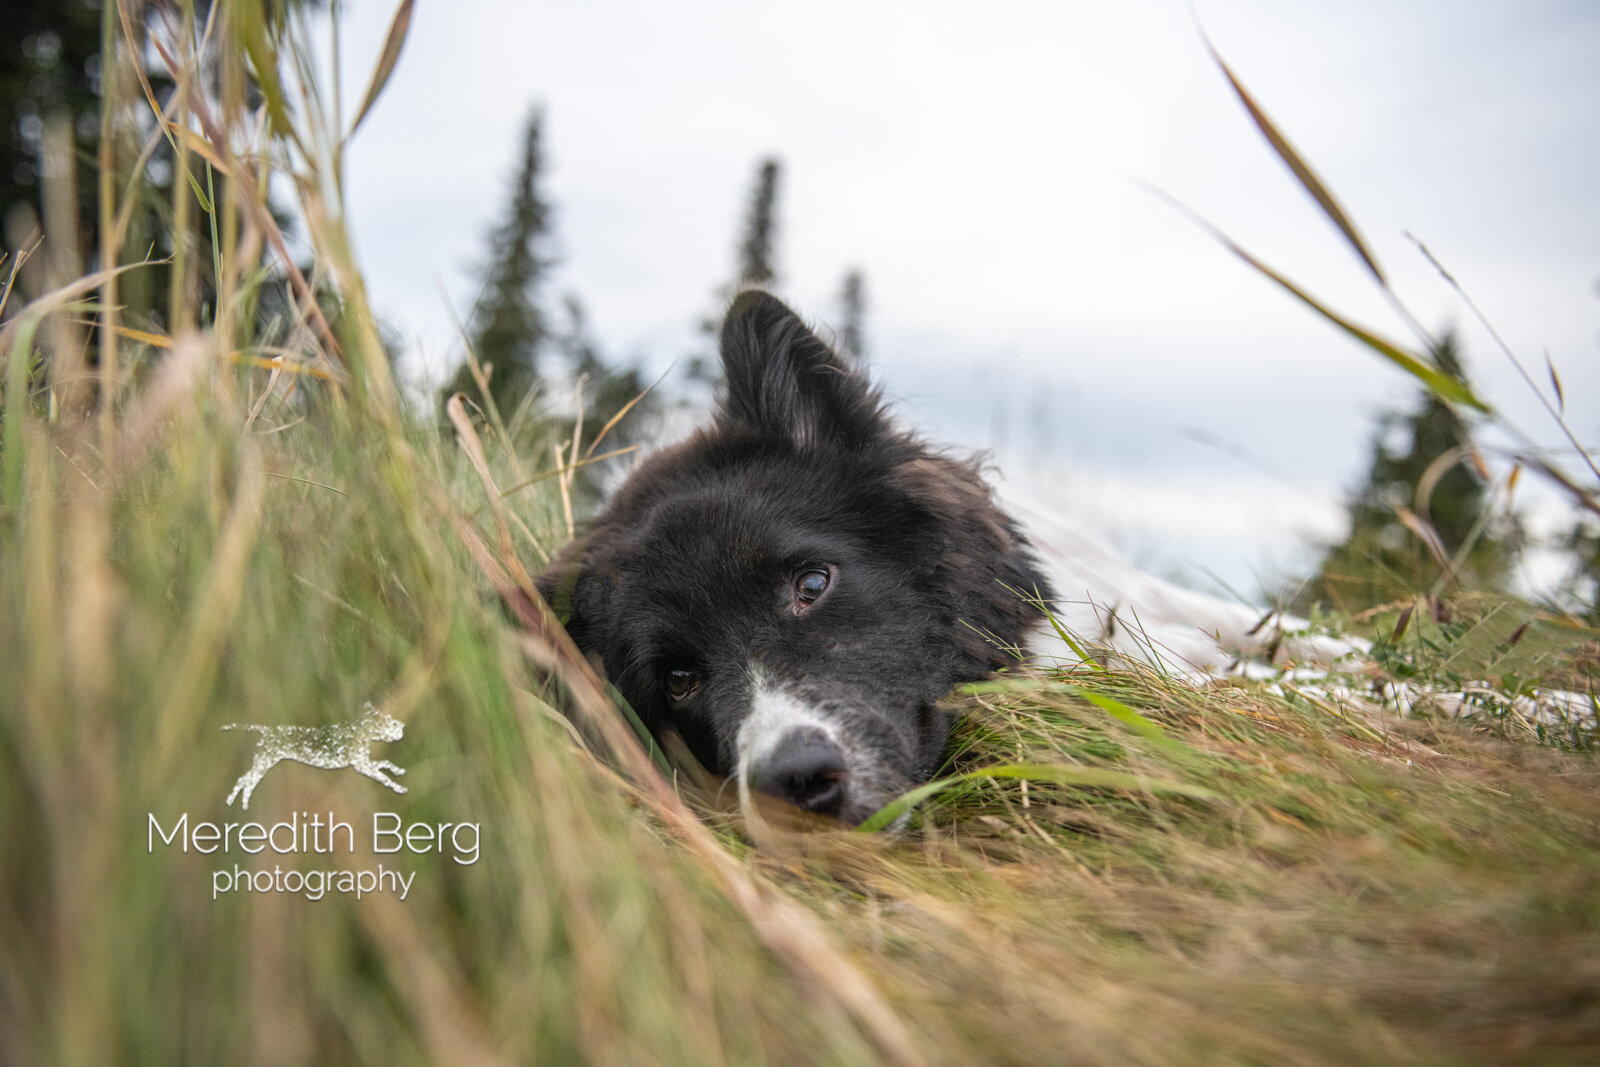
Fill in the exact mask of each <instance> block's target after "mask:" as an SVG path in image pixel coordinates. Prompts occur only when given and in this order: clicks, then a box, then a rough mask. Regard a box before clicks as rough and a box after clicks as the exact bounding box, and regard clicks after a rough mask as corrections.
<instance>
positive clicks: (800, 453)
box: [539, 291, 1050, 824]
mask: <svg viewBox="0 0 1600 1067" xmlns="http://www.w3.org/2000/svg"><path fill="white" fill-rule="evenodd" d="M721 347H722V363H723V370H724V373H725V375H726V379H727V386H726V394H725V396H724V397H723V398H722V400H721V402H720V405H719V407H718V410H717V413H716V417H715V420H714V421H713V423H712V425H711V426H710V427H709V428H707V429H703V430H701V431H699V432H698V433H696V434H695V435H694V436H693V437H691V438H690V439H689V440H688V441H686V442H684V443H683V444H680V445H677V446H675V447H673V448H670V449H667V450H665V451H662V452H660V453H658V454H656V455H654V456H652V457H651V458H649V459H647V460H646V461H644V462H643V463H641V464H640V465H639V467H638V468H637V469H636V470H635V471H634V472H633V474H632V475H631V476H630V477H629V478H628V479H627V481H626V482H625V483H624V484H623V485H622V486H621V488H620V489H619V490H618V491H617V492H616V493H615V495H614V496H613V497H612V499H611V500H610V502H609V503H608V504H607V506H606V507H605V508H604V510H602V512H601V513H600V515H599V516H598V517H597V518H596V519H595V521H594V524H593V526H592V528H591V529H590V530H589V532H588V533H587V535H586V536H583V537H581V538H579V540H578V541H576V542H575V543H574V544H573V545H571V546H570V547H569V548H568V549H567V550H566V551H565V552H564V553H563V554H562V555H561V557H560V558H559V559H558V560H557V561H556V562H555V563H554V564H553V565H552V566H551V568H550V569H549V570H548V571H546V572H545V573H544V574H543V575H542V576H541V577H540V579H539V586H540V591H541V592H542V593H543V594H544V596H545V598H546V599H547V600H548V601H549V602H550V604H551V605H552V607H553V608H554V609H555V611H556V613H557V615H558V616H560V617H561V618H562V619H563V620H564V621H565V622H566V625H567V628H568V631H569V632H570V634H571V635H572V638H573V640H574V642H576V644H577V645H578V647H579V648H580V649H582V650H583V651H584V652H586V653H589V654H591V655H597V656H598V657H599V659H600V661H601V662H602V664H603V666H604V668H605V671H606V673H607V674H608V676H609V677H610V680H611V681H612V683H613V684H614V685H615V686H616V687H617V689H618V690H619V691H620V692H621V693H622V695H623V696H624V697H625V698H626V699H627V700H628V701H629V703H630V704H631V705H632V706H633V708H634V709H635V711H636V712H637V713H638V714H639V716H640V717H641V718H642V719H643V721H644V723H645V724H646V725H647V726H648V727H649V729H650V730H651V731H652V732H653V733H654V734H655V735H656V736H657V737H660V738H664V737H666V736H667V735H668V734H669V733H676V734H677V735H678V736H679V737H680V738H681V739H682V741H683V742H684V743H685V744H686V745H687V747H688V749H689V751H690V752H692V753H693V754H694V756H695V757H696V758H698V759H699V761H700V762H701V763H702V764H704V766H705V767H706V768H707V769H708V770H709V771H711V772H712V773H714V774H716V775H719V776H734V777H735V780H736V784H737V786H738V789H739V793H740V797H741V800H742V801H743V802H744V804H745V806H746V810H749V806H750V805H749V802H750V800H751V794H752V792H753V791H754V792H758V793H763V794H769V795H771V796H775V797H778V798H780V799H782V800H785V801H787V802H789V803H790V804H793V805H795V806H796V807H798V808H801V809H804V810H807V811H811V812H817V813H820V814H823V815H827V816H832V817H835V818H837V819H839V820H841V821H843V822H845V823H848V824H854V823H858V822H860V821H861V820H862V819H864V818H866V816H868V815H870V814H871V813H872V812H874V811H876V810H877V809H878V808H879V807H881V806H882V805H883V804H884V803H886V802H887V801H889V800H890V799H892V798H893V797H894V796H896V795H897V794H899V793H900V792H903V791H904V790H905V789H907V788H909V787H911V786H913V785H916V784H918V783H920V782H922V781H925V780H926V779H927V778H928V777H930V776H931V775H932V774H933V773H934V771H935V770H937V769H938V765H939V760H940V754H941V752H942V750H943V748H944V744H945V740H946V736H947V734H948V731H949V725H950V724H949V720H948V717H947V715H946V714H945V713H943V712H941V711H940V710H939V709H938V707H937V701H938V700H939V699H940V698H942V697H944V696H945V695H946V694H947V693H949V692H950V690H951V688H952V687H953V686H955V685H956V684H958V683H960V682H967V681H976V680H978V679H981V678H983V677H985V676H986V675H988V674H990V673H991V672H993V671H995V670H996V669H998V668H1000V667H1002V666H1004V665H1005V664H1006V663H1007V661H1008V659H1009V658H1010V657H1009V656H1008V655H1007V654H1006V653H1005V652H1004V651H1002V649H1004V648H1015V647H1017V646H1020V645H1022V644H1023V642H1024V641H1025V639H1026V637H1027V636H1028V634H1029V632H1030V631H1031V630H1032V629H1033V628H1034V627H1035V626H1036V625H1037V624H1038V622H1039V621H1040V615H1039V613H1038V611H1037V610H1036V609H1034V608H1032V607H1030V606H1029V604H1027V603H1026V602H1025V601H1024V600H1023V599H1021V597H1019V595H1018V593H1017V592H1016V591H1017V590H1022V591H1026V592H1027V593H1028V594H1029V595H1039V596H1043V597H1046V598H1048V597H1049V595H1050V590H1049V589H1048V588H1047V585H1046V582H1045V579H1044V577H1043V576H1042V574H1041V573H1040V571H1039V569H1038V566H1037V563H1036V561H1035V559H1034V557H1033V554H1032V551H1031V549H1030V547H1029V545H1028V544H1027V542H1026V541H1025V540H1024V539H1023V537H1022V536H1021V534H1020V533H1019V532H1018V530H1017V528H1016V526H1015V524H1014V523H1013V522H1012V521H1011V520H1010V519H1009V518H1008V517H1007V516H1006V515H1004V514H1003V513H1001V511H1000V510H999V509H998V508H997V507H996V506H995V505H994V503H993V501H992V499H991V497H990V493H989V489H988V487H987V486H986V485H985V484H984V482H983V480H982V478H981V477H980V475H979V473H978V470H977V468H976V465H975V464H973V463H970V462H960V461H957V460H955V459H952V458H950V457H948V456H946V455H944V454H942V453H940V452H937V451H934V450H932V449H930V448H929V447H928V446H927V445H925V444H924V443H922V442H921V441H919V440H918V439H917V438H916V437H915V436H913V435H911V434H909V433H906V432H903V431H901V430H899V429H897V428H896V427H895V426H894V425H893V424H892V423H891V422H890V421H889V419H888V417H887V416H886V415H885V413H884V410H883V401H882V398H881V397H880V395H879V394H878V392H877V390H876V389H874V388H873V387H872V386H871V385H869V384H868V383H867V382H866V381H865V380H864V379H863V378H862V377H861V376H860V375H858V374H856V373H854V372H853V371H852V370H851V369H850V368H849V367H848V366H847V364H846V363H845V361H844V360H842V359H841V358H840V357H839V356H838V355H837V354H835V353H834V352H833V351H831V350H830V349H829V347H828V346H827V345H826V344H825V343H824V342H823V341H822V340H821V339H819V338H818V337H817V336H816V335H815V334H814V333H812V332H811V331H810V330H809V329H807V328H806V327H805V325H804V324H802V323H801V321H800V319H799V318H798V317H796V315H795V314H794V312H792V311H790V310H789V309H788V308H787V307H785V306H784V305H783V304H782V303H781V302H779V301H778V300H777V299H776V298H774V297H772V296H770V295H768V294H766V293H762V292H755V291H750V292H745V293H742V294H741V295H740V296H739V297H738V298H737V299H735V300H734V302H733V306H732V307H731V308H730V309H729V311H728V315H727V319H726V321H725V322H724V324H723V328H722V342H721Z"/></svg>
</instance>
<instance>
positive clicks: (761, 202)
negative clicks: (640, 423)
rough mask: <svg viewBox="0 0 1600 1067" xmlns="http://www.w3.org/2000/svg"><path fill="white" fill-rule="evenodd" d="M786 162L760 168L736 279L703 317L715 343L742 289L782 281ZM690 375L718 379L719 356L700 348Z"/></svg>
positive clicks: (747, 209)
mask: <svg viewBox="0 0 1600 1067" xmlns="http://www.w3.org/2000/svg"><path fill="white" fill-rule="evenodd" d="M782 177H783V164H782V163H781V162H779V160H778V159H777V158H776V157H774V156H768V157H767V158H766V159H763V160H762V161H761V163H760V165H759V166H758V167H757V168H756V182H755V187H754V188H753V189H752V190H751V191H750V199H749V201H748V203H747V204H746V205H745V213H744V222H743V225H742V226H741V228H740V233H739V249H738V257H737V262H736V263H735V265H734V274H733V280H732V281H731V282H730V283H729V284H727V285H724V286H721V287H719V288H718V289H717V307H716V310H715V311H714V312H712V313H711V314H709V315H707V316H706V317H705V318H703V319H701V320H700V333H701V335H702V336H703V337H704V338H706V339H708V340H709V341H710V342H711V343H712V344H713V345H714V344H715V338H716V336H717V331H718V330H719V329H720V328H721V326H722V310H723V308H725V307H727V306H728V302H729V301H731V300H732V299H733V297H734V294H735V293H737V292H738V291H739V290H740V289H743V288H745V287H746V286H752V285H759V286H764V287H767V288H772V287H773V286H775V285H776V284H777V281H778V255H777V243H778V192H779V185H780V183H781V181H782ZM688 376H689V380H690V381H694V382H716V381H717V380H719V379H720V377H721V374H720V372H719V371H718V370H717V369H716V360H715V359H712V358H708V357H707V356H706V355H705V353H703V352H698V353H695V354H693V355H691V356H690V357H689V361H688Z"/></svg>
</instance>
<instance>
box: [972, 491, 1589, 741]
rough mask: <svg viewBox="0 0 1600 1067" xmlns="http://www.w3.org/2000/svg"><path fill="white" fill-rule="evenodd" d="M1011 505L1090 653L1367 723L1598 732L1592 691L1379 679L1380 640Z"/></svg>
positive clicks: (1038, 646)
mask: <svg viewBox="0 0 1600 1067" xmlns="http://www.w3.org/2000/svg"><path fill="white" fill-rule="evenodd" d="M1001 504H1002V506H1003V507H1004V508H1005V509H1006V510H1007V511H1009V512H1010V513H1011V515H1012V516H1014V517H1015V518H1016V519H1017V521H1018V522H1020V523H1021V524H1022V526H1023V528H1024V530H1025V531H1026V532H1027V533H1028V535H1029V537H1030V539H1031V540H1032V541H1033V544H1034V547H1035V548H1036V549H1037V550H1038V553H1039V556H1040V559H1041V561H1042V562H1043V563H1044V566H1045V570H1046V573H1047V575H1048V576H1049V578H1050V581H1051V583H1052V584H1053V585H1054V587H1055V593H1056V599H1055V601H1054V604H1053V607H1052V614H1053V616H1054V617H1055V619H1056V621H1057V622H1058V623H1059V624H1060V625H1061V626H1062V627H1063V628H1064V629H1066V630H1067V631H1068V633H1069V634H1071V635H1072V636H1073V637H1074V638H1075V639H1077V640H1078V641H1080V642H1081V644H1080V647H1081V648H1084V649H1085V650H1087V651H1089V652H1090V654H1091V655H1093V654H1096V653H1098V652H1102V651H1104V652H1109V653H1113V654H1115V655H1118V656H1120V657H1122V658H1123V659H1125V660H1127V661H1129V662H1132V663H1142V664H1146V665H1148V666H1152V667H1155V668H1157V669H1160V670H1163V671H1165V672H1167V673H1169V674H1172V675H1175V676H1178V677H1181V678H1185V679H1187V680H1188V681H1190V682H1193V683H1194V684H1197V685H1203V684H1206V683H1207V682H1210V681H1213V680H1215V679H1218V678H1223V677H1227V676H1231V675H1243V676H1246V677H1251V678H1259V679H1270V680H1273V681H1275V682H1276V683H1277V684H1278V685H1279V686H1282V687H1283V688H1284V689H1292V690H1293V691H1294V692H1296V693H1298V694H1299V695H1301V696H1302V697H1304V698H1306V699H1308V700H1313V701H1317V702H1319V703H1325V704H1328V705H1331V706H1332V707H1334V708H1335V709H1337V710H1339V711H1341V712H1355V713H1358V714H1361V715H1363V716H1370V715H1378V714H1382V713H1384V712H1389V713H1394V712H1399V713H1400V714H1403V715H1413V714H1434V715H1443V716H1446V717H1451V718H1471V717H1479V716H1492V717H1497V718H1509V719H1512V720H1514V721H1517V722H1520V723H1522V724H1523V725H1524V726H1525V727H1526V728H1527V729H1528V730H1529V731H1530V732H1532V731H1534V730H1537V729H1538V728H1540V727H1544V728H1562V727H1569V726H1572V725H1576V726H1579V727H1581V728H1584V729H1594V728H1596V726H1597V721H1596V705H1595V701H1594V699H1593V698H1591V697H1590V696H1588V695H1587V694H1583V693H1572V692H1565V691H1561V690H1533V691H1531V692H1528V693H1505V692H1501V691H1499V690H1497V689H1495V688H1494V687H1493V686H1491V685H1489V684H1488V683H1486V682H1469V683H1467V684H1466V685H1465V686H1464V687H1463V688H1462V689H1460V690H1455V691H1446V690H1440V689H1437V688H1433V687H1429V686H1421V685H1412V684H1409V683H1404V682H1391V681H1374V680H1373V676H1372V675H1371V674H1370V673H1369V672H1368V671H1367V670H1366V667H1367V662H1366V653H1367V652H1368V650H1369V649H1370V648H1371V645H1370V643H1369V642H1367V641H1365V640H1363V639H1361V638H1359V637H1354V636H1346V635H1339V634H1325V633H1313V632H1311V624H1310V623H1309V622H1308V621H1307V620H1305V619H1299V618H1295V617H1294V616H1292V615H1284V614H1282V613H1279V612H1276V611H1271V612H1266V611H1262V610H1261V609H1259V608H1254V607H1251V606H1249V605H1245V604H1239V603H1236V602H1231V601H1227V600H1223V599H1221V598H1220V597H1215V596H1211V595H1209V594H1206V593H1200V592H1196V591H1194V590H1191V589H1184V588H1182V587H1180V586H1177V585H1175V584H1173V583H1171V582H1168V581H1165V580H1164V579H1161V578H1158V577H1155V576H1154V575H1151V574H1148V573H1146V572H1144V571H1142V570H1140V569H1139V568H1138V567H1135V566H1133V565H1132V564H1130V563H1128V562H1127V561H1126V560H1125V559H1123V558H1122V557H1121V556H1119V555H1118V554H1117V553H1116V552H1114V551H1112V550H1111V549H1109V548H1107V547H1106V546H1105V545H1103V544H1101V543H1100V542H1099V541H1098V540H1096V539H1095V538H1094V537H1092V536H1091V535H1089V534H1086V533H1084V532H1083V531H1082V530H1080V529H1077V528H1075V527H1074V525H1073V524H1072V523H1070V522H1069V521H1068V520H1066V519H1065V518H1063V517H1062V516H1060V515H1058V514H1053V513H1051V512H1050V511H1049V510H1048V509H1045V508H1043V507H1042V506H1040V505H1039V504H1038V503H1037V502H1036V501H1032V500H1029V499H1027V498H1025V497H1024V496H1022V495H1021V494H1019V493H1018V492H1017V491H1015V490H1012V489H1007V490H1005V491H1004V492H1003V493H1002V494H1001ZM1029 651H1030V652H1031V653H1032V654H1033V655H1034V656H1035V657H1037V658H1042V659H1044V660H1046V661H1056V662H1074V661H1076V660H1077V659H1078V653H1077V651H1075V650H1074V648H1073V647H1072V646H1070V645H1068V644H1067V643H1066V642H1064V641H1061V640H1059V639H1057V638H1055V637H1054V636H1053V634H1052V633H1051V632H1049V631H1048V630H1047V631H1044V632H1042V633H1041V634H1040V635H1039V639H1038V640H1036V641H1035V642H1034V644H1033V647H1032V648H1030V649H1029Z"/></svg>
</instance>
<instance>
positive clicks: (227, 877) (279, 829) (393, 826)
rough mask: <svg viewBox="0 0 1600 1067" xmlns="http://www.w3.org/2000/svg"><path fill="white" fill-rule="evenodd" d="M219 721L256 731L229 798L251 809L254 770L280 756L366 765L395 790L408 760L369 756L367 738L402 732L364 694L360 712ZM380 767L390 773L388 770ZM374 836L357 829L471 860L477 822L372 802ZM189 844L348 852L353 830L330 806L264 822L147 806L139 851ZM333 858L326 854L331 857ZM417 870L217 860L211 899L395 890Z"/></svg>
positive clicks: (394, 737) (416, 849) (262, 772)
mask: <svg viewBox="0 0 1600 1067" xmlns="http://www.w3.org/2000/svg"><path fill="white" fill-rule="evenodd" d="M223 729H224V730H250V731H253V732H255V733H257V734H259V735H260V736H259V737H258V739H257V741H256V749H255V753H254V758H253V759H252V761H251V764H250V769H249V770H248V771H246V772H245V773H244V774H243V775H242V776H241V777H240V778H239V781H238V782H237V784H235V785H234V787H233V792H231V793H229V794H228V800H227V803H228V805H229V806H232V804H233V801H234V798H235V797H238V796H239V795H240V794H241V793H243V800H242V802H241V804H240V808H241V809H242V810H243V809H248V808H249V806H250V795H251V794H252V793H253V792H255V789H256V787H257V786H258V785H260V784H261V779H262V778H263V777H265V776H266V773H267V772H268V771H269V770H271V769H272V768H273V767H274V766H275V765H276V764H278V763H279V762H280V761H282V760H286V759H289V760H294V761H296V762H297V763H304V764H307V765H309V766H312V767H321V768H324V769H328V770H339V769H342V768H345V767H348V768H350V769H351V770H354V771H357V772H359V773H361V774H364V775H366V776H367V777H368V778H371V779H373V780H374V781H376V782H379V783H381V784H383V785H385V786H388V787H389V788H390V789H392V790H394V791H395V792H396V793H404V792H406V788H405V786H402V785H400V784H399V783H397V782H396V781H394V779H392V778H390V777H389V775H390V774H398V775H403V774H405V773H406V772H405V770H404V769H402V768H400V767H397V766H395V765H394V764H393V763H390V762H389V761H388V760H374V759H373V758H372V756H371V754H370V753H369V752H368V748H369V747H370V746H371V745H373V744H374V743H377V742H380V741H381V742H387V741H398V740H400V737H401V735H402V734H404V732H405V725H404V724H403V723H401V722H400V720H398V719H396V718H394V717H393V716H391V715H389V714H387V713H386V712H383V711H380V710H378V709H377V708H375V707H373V706H372V705H371V704H368V705H367V706H366V708H365V709H364V711H363V713H362V715H361V717H360V718H359V719H355V720H352V721H350V722H341V723H334V724H333V725H331V726H321V727H316V726H255V725H248V724H247V725H230V726H224V727H223ZM385 772H387V773H385ZM371 830H372V832H371V836H370V837H367V838H364V840H366V841H367V842H368V843H369V845H370V851H371V853H372V854H373V855H375V856H378V855H393V854H395V853H399V852H402V851H405V852H409V853H411V854H413V855H424V854H427V853H437V854H439V855H441V856H443V855H449V856H450V857H451V858H452V859H453V860H454V861H455V862H456V863H458V864H460V865H462V866H463V867H470V866H471V865H472V864H474V863H477V862H478V856H479V843H480V838H481V834H480V830H479V825H478V824H477V823H475V822H454V823H451V822H441V823H426V822H412V823H407V822H406V821H405V820H404V819H402V818H401V817H400V816H399V815H397V814H395V813H394V812H391V811H380V812H375V813H374V814H373V816H372V827H371ZM158 841H159V842H160V843H161V845H162V846H163V847H165V848H172V847H174V846H176V847H178V848H181V849H182V850H183V851H184V852H189V851H190V850H191V849H192V850H193V851H195V852H199V853H201V854H203V855H212V854H217V853H220V854H222V855H232V854H233V853H235V852H236V851H237V852H243V853H247V854H249V855H252V856H254V855H259V854H260V853H263V852H265V851H267V850H268V849H271V850H272V851H273V852H274V853H275V854H277V855H280V856H284V855H297V856H299V855H304V856H329V857H332V856H335V855H339V854H341V853H342V854H343V855H346V856H351V855H354V854H355V852H356V841H357V835H356V830H355V827H354V826H353V825H351V824H350V823H349V822H346V821H343V820H341V819H340V818H339V817H338V816H336V815H335V814H334V813H333V812H331V811H330V812H328V813H327V818H326V819H324V818H323V816H322V813H321V812H317V813H315V814H313V813H309V812H294V813H292V814H290V816H289V817H288V818H287V819H285V820H281V821H279V822H275V823H273V824H272V825H271V827H268V826H265V825H263V824H262V823H259V822H224V823H221V824H220V825H219V824H218V823H214V822H194V823H191V822H190V819H189V813H188V812H184V813H183V814H182V815H180V816H178V818H177V820H176V821H175V822H173V823H171V824H170V827H169V826H163V825H162V823H161V821H160V820H158V819H157V818H156V816H155V814H154V813H153V812H152V813H150V814H149V816H148V823H147V826H146V841H145V851H146V852H149V853H153V852H155V849H156V843H157V842H158ZM330 862H331V860H330ZM415 878H416V872H415V871H411V872H405V871H402V870H400V869H398V868H391V867H388V866H386V865H384V864H383V863H381V862H380V863H379V864H378V865H377V867H376V868H375V869H371V868H369V869H366V870H350V869H348V868H344V867H330V868H325V869H317V870H301V869H300V867H298V866H296V867H291V868H289V869H288V870H285V869H284V868H283V867H282V866H281V865H279V866H274V867H273V868H272V870H270V871H268V870H266V869H264V868H259V869H258V868H252V867H246V866H244V865H243V864H241V863H235V864H233V866H232V869H231V870H230V869H228V868H227V867H222V868H218V869H217V870H214V871H212V873H211V899H212V900H216V899H217V898H218V897H219V896H221V895H222V894H224V893H297V894H301V895H303V896H304V897H305V898H306V899H307V900H321V899H322V898H323V897H324V896H326V895H328V894H329V893H340V894H349V895H353V896H354V897H355V898H356V899H357V900H360V899H361V898H362V897H363V896H366V895H368V894H371V893H393V894H395V895H396V896H398V897H399V898H400V899H401V900H404V899H406V897H407V896H408V895H409V894H410V892H411V884H412V882H413V881H414V880H415Z"/></svg>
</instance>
